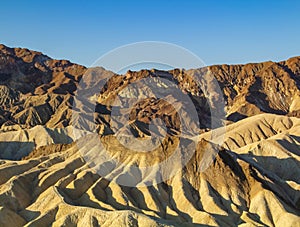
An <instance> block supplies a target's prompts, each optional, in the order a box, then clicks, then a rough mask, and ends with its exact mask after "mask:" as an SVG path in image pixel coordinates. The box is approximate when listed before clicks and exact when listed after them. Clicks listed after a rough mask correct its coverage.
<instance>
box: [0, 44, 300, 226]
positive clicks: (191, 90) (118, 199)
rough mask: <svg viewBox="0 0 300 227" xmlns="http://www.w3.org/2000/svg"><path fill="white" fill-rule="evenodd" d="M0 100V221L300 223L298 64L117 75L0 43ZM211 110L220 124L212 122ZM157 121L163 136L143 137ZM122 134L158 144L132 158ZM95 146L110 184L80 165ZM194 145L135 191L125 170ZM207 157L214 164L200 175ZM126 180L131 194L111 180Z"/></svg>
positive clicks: (44, 223)
mask: <svg viewBox="0 0 300 227" xmlns="http://www.w3.org/2000/svg"><path fill="white" fill-rule="evenodd" d="M99 75H100V76H99ZM197 75H206V76H204V78H206V79H208V81H209V79H210V78H212V77H214V78H216V81H217V84H218V86H219V87H220V90H219V91H220V93H218V92H215V91H216V87H215V84H214V83H213V82H211V83H206V85H207V86H206V88H205V89H204V90H206V92H204V90H203V89H201V88H203V86H202V85H203V84H202V85H201V83H202V82H201V80H199V81H200V82H199V81H198V80H196V79H195V78H196V77H195V76H197ZM143 79H146V80H147V81H150V82H151V83H152V85H153V86H158V87H162V88H163V89H161V90H160V92H161V96H163V97H168V100H169V101H170V102H165V101H164V100H163V99H157V98H155V92H154V91H153V90H152V89H151V86H152V85H151V83H150V85H149V87H148V88H149V89H145V90H144V92H137V91H136V90H135V89H134V87H133V88H132V87H131V88H130V84H134V83H136V82H138V81H139V80H143ZM166 81H167V82H166ZM168 82H171V83H168ZM174 84H175V85H176V86H174ZM100 87H102V89H101V90H100V91H98V89H99V88H100ZM175 87H177V88H179V90H180V92H182V94H185V95H186V96H188V97H189V98H190V100H191V101H192V103H193V106H194V108H195V110H196V112H195V113H196V115H197V117H198V118H199V124H197V122H195V119H194V118H193V117H192V116H190V115H191V114H189V109H186V111H183V112H182V114H183V115H182V116H180V114H179V113H178V111H177V110H178V109H183V110H184V109H185V108H187V106H188V105H185V103H184V101H183V102H179V101H176V94H177V93H176V92H175V90H176V89H175ZM126 89H127V92H125V93H124V91H126ZM173 89H175V90H174V92H169V93H167V92H168V91H173ZM96 91H97V92H96ZM80 92H81V93H80ZM122 92H123V93H124V95H123V96H122V95H121V96H120V95H119V94H122ZM78 93H80V95H78ZM207 93H209V95H208V96H207ZM99 94H100V95H99ZM145 96H147V97H148V98H144V97H145ZM134 98H136V99H138V100H139V101H138V102H136V103H134V105H133V106H130V105H128V103H127V102H128V100H129V101H130V100H132V99H134ZM116 100H117V101H116ZM0 103H1V106H0V113H1V114H0V148H1V150H0V226H245V227H246V226H300V118H299V117H300V57H294V58H291V59H288V60H286V61H282V62H278V63H275V62H264V63H257V64H246V65H216V66H209V67H205V68H201V69H190V70H181V69H174V70H170V71H159V70H141V71H139V72H131V71H128V72H127V73H126V74H124V75H118V74H116V73H113V72H110V71H107V70H105V69H103V68H90V69H87V68H85V67H84V66H80V65H77V64H73V63H71V62H69V61H66V60H54V59H51V58H49V57H48V56H46V55H43V54H42V53H40V52H36V51H31V50H28V49H22V48H9V47H6V46H4V45H0ZM93 103H95V104H94V105H93ZM222 103H223V106H222V105H221V104H222ZM129 104H132V103H129ZM214 104H215V105H214ZM219 104H220V105H221V107H222V109H221V110H220V108H219V107H220V106H219ZM129 107H130V108H129ZM116 109H117V110H118V111H119V112H118V111H117V112H118V113H119V114H118V113H116ZM216 112H217V113H218V114H220V116H221V115H224V119H223V121H222V125H223V127H213V123H212V122H218V121H221V119H214V117H215V116H214V115H213V114H212V113H216ZM114 116H118V117H114ZM157 118H158V119H161V120H162V121H163V122H164V125H165V134H163V133H162V132H163V131H164V130H163V129H162V128H161V127H157V128H155V129H154V130H153V129H152V130H150V126H149V124H151V122H153V121H152V120H153V119H157ZM124 119H125V121H128V122H129V123H128V124H127V125H124V124H123V122H124ZM181 119H184V121H181ZM87 129H89V130H92V133H90V131H89V132H87ZM116 129H117V130H116ZM183 131H184V133H182V132H183ZM129 132H130V133H132V134H133V135H134V137H135V138H136V139H137V140H139V141H145V142H144V143H146V141H148V142H149V140H147V139H148V138H149V137H150V136H151V133H152V134H154V135H155V136H161V135H163V136H164V138H163V139H162V140H161V141H160V144H159V145H158V146H156V147H155V149H154V150H153V151H151V152H136V151H132V150H131V149H129V148H128V147H130V145H132V144H130V139H128V138H126V137H124V135H125V134H126V133H127V134H128V133H129ZM122 135H123V136H122ZM212 135H213V138H214V139H212ZM87 141H88V142H87ZM99 141H101V144H103V145H104V147H105V150H107V151H109V153H110V155H111V156H112V157H115V158H118V160H119V161H121V162H122V163H123V164H124V166H125V167H124V168H121V169H118V171H119V173H118V174H116V175H112V176H113V177H106V176H103V175H101V174H99V172H97V171H95V168H94V166H93V165H91V162H89V160H88V159H86V156H85V155H86V152H89V151H91V150H93V149H94V148H95V147H96V146H98V144H99ZM195 141H196V143H195ZM215 141H222V143H219V144H217V143H215ZM193 143H194V144H195V146H194V147H193V153H192V155H191V157H189V159H188V160H187V163H185V165H184V167H183V168H175V167H176V166H174V169H172V170H170V171H173V172H174V174H172V177H170V178H169V179H164V180H163V181H162V182H157V183H153V184H144V185H143V184H138V183H139V182H141V180H142V178H143V177H145V176H143V173H142V172H138V173H136V172H133V171H132V167H136V166H138V167H143V166H154V165H155V164H156V163H158V162H160V161H161V160H162V159H167V158H168V157H170V155H171V153H172V152H173V151H174V150H175V149H176V147H180V148H181V149H180V151H181V152H182V153H181V155H182V156H180V157H183V156H184V155H185V153H184V152H185V150H186V149H188V147H189V146H190V144H193ZM127 145H128V146H127ZM207 151H209V152H210V154H215V158H214V159H213V160H212V162H211V163H210V165H208V166H207V168H205V169H204V170H201V160H203V158H204V156H205V154H206V152H207ZM100 152H101V151H100ZM99 155H100V154H99ZM108 161H109V160H108ZM103 165H105V163H103ZM177 167H178V166H177ZM100 168H101V166H100ZM110 170H111V172H112V173H113V172H115V171H116V170H114V169H110ZM153 171H154V174H155V173H156V172H155V171H158V170H157V169H155V168H153ZM126 174H127V175H128V174H129V175H130V174H131V175H130V181H132V182H133V183H132V184H138V187H131V186H129V185H124V184H119V183H118V182H121V180H122V179H121V178H122V176H124V175H126ZM151 174H153V173H151ZM126 179H128V177H127V178H126ZM129 183H130V182H129Z"/></svg>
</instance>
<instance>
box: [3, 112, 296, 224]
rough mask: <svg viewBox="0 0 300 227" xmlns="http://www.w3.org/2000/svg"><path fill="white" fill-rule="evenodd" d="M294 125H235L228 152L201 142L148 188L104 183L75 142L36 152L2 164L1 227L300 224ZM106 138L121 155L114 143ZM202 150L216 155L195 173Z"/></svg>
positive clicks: (273, 121)
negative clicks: (173, 170) (169, 174)
mask: <svg viewBox="0 0 300 227" xmlns="http://www.w3.org/2000/svg"><path fill="white" fill-rule="evenodd" d="M299 125H300V120H299V119H296V118H290V117H284V116H278V115H272V114H263V115H258V116H254V117H251V118H248V119H245V120H243V121H240V122H237V123H234V124H232V125H230V126H228V128H227V129H228V130H227V134H226V136H225V147H226V148H229V149H230V150H227V149H224V148H222V147H218V146H216V145H213V144H211V143H209V142H208V141H206V140H201V141H200V142H199V144H198V146H197V149H196V152H195V154H194V156H193V157H192V158H191V160H190V161H189V163H188V164H187V166H186V167H185V168H184V169H183V170H181V171H179V172H177V174H176V175H175V176H174V177H173V178H172V179H170V180H168V181H166V182H164V183H160V184H158V185H156V186H151V187H139V188H130V187H124V186H119V185H118V184H116V183H114V182H109V181H107V180H106V179H104V178H102V177H101V176H99V175H98V174H96V173H95V172H94V171H93V169H91V168H90V167H89V166H88V165H87V163H86V162H85V161H84V159H83V158H82V156H81V154H80V152H78V150H77V146H76V143H74V144H73V145H70V146H69V147H67V148H65V149H62V150H61V151H60V152H59V153H55V154H50V155H48V156H44V157H38V156H39V154H38V151H37V152H36V153H35V157H32V158H30V159H29V160H23V161H7V160H5V161H4V160H3V161H2V163H1V165H0V179H1V180H0V184H1V186H0V206H1V207H2V208H1V210H0V216H1V219H0V224H1V223H2V225H8V223H9V224H11V223H13V224H14V226H22V225H24V224H25V223H27V224H29V225H30V226H46V225H50V224H52V225H53V226H61V225H67V226H72V225H78V226H84V225H87V226H97V225H100V226H111V225H119V226H161V225H178V226H182V225H183V224H185V225H196V224H199V226H201V225H203V226H299V223H300V218H299V214H300V193H299V190H300V185H299V184H300V181H299V177H298V176H299V169H300V168H299V167H300V166H299V165H300V164H299V139H298V137H297V135H299ZM233 129H234V130H233ZM84 139H86V138H84ZM104 139H105V140H106V141H109V143H108V144H109V146H111V147H113V148H114V149H113V151H112V152H114V155H115V156H118V155H121V153H120V152H122V149H117V147H116V146H117V144H115V142H114V139H113V137H111V136H107V137H104ZM233 140H235V142H232V141H233ZM174 141H175V138H174ZM204 149H211V150H216V151H219V153H218V155H217V157H216V159H215V161H214V162H213V164H212V165H211V166H210V167H209V168H208V169H207V170H206V171H205V172H199V169H198V168H199V165H200V164H199V162H200V160H201V157H202V155H203V152H204ZM136 159H138V158H136ZM123 161H124V162H125V163H126V164H127V166H130V165H131V164H133V163H137V160H134V158H130V159H127V158H126V157H125V158H124V160H123ZM138 163H139V165H144V164H145V163H143V161H139V162H138ZM128 168H129V167H128ZM125 170H126V171H128V169H125ZM125 170H124V171H125Z"/></svg>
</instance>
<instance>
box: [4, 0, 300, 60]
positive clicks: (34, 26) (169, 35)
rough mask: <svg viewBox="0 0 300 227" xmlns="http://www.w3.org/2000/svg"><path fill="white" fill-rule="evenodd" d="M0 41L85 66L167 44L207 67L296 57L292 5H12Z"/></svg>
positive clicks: (297, 30)
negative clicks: (114, 53) (124, 51)
mask: <svg viewBox="0 0 300 227" xmlns="http://www.w3.org/2000/svg"><path fill="white" fill-rule="evenodd" d="M0 5H1V7H0V10H1V12H0V26H1V29H0V43H3V44H5V45H8V46H11V47H26V48H30V49H34V50H39V51H42V52H44V53H46V54H47V55H49V56H50V57H53V58H58V59H69V60H71V61H73V62H76V63H80V64H83V65H86V66H89V65H91V64H92V63H93V62H94V61H95V60H96V59H97V58H99V57H100V56H101V55H103V54H105V53H106V52H108V51H110V50H112V49H114V48H117V47H119V46H121V45H125V44H129V43H132V42H138V41H163V42H171V43H174V44H177V45H180V46H182V47H184V48H187V49H189V50H190V51H192V52H193V53H195V54H196V55H197V56H199V57H200V58H201V59H202V60H203V61H204V62H205V63H206V64H207V65H212V64H221V63H230V64H232V63H246V62H259V61H266V60H273V61H278V60H283V59H287V58H289V57H292V56H297V55H300V43H299V41H300V16H299V15H300V13H299V12H300V1H297V0H295V1H289V0H286V1H285V0H282V1H276V0H275V1H274V0H273V1H264V0H261V1H258V0H253V1H242V0H239V1H238V0H237V1H233V0H229V1H225V0H224V1H189V0H187V1H176V0H174V1H163V0H161V1H156V0H152V1H75V0H74V1H56V0H53V1H34V0H33V1H13V0H10V1H9V0H2V1H1V3H0Z"/></svg>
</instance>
